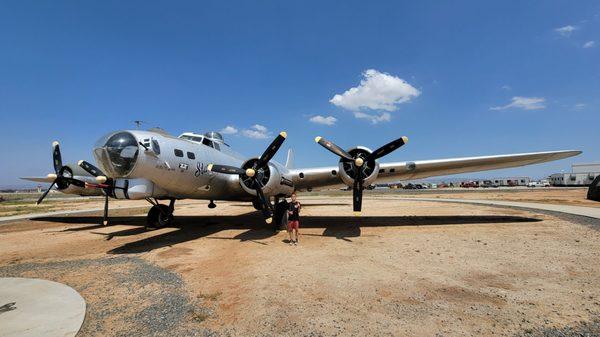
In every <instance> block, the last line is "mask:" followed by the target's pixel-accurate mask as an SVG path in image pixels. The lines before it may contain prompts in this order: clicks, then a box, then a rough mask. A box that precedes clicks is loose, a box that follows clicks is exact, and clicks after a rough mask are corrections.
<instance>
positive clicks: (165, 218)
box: [146, 205, 173, 228]
mask: <svg viewBox="0 0 600 337" xmlns="http://www.w3.org/2000/svg"><path fill="white" fill-rule="evenodd" d="M172 223H173V214H172V213H171V212H170V210H169V206H167V205H157V206H152V208H150V211H149V212H148V216H147V217H146V227H149V228H162V227H166V226H170V225H171V224H172Z"/></svg>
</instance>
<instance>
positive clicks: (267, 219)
mask: <svg viewBox="0 0 600 337" xmlns="http://www.w3.org/2000/svg"><path fill="white" fill-rule="evenodd" d="M265 222H266V223H268V224H270V223H271V222H273V219H272V218H266V219H265Z"/></svg>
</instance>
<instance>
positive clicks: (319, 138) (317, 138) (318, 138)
mask: <svg viewBox="0 0 600 337" xmlns="http://www.w3.org/2000/svg"><path fill="white" fill-rule="evenodd" d="M321 139H323V137H321V136H318V137H315V142H317V143H318V142H320V141H321Z"/></svg>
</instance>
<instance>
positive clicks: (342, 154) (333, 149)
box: [315, 137, 354, 160]
mask: <svg viewBox="0 0 600 337" xmlns="http://www.w3.org/2000/svg"><path fill="white" fill-rule="evenodd" d="M315 142H317V143H319V145H321V146H323V147H324V148H326V149H327V150H329V151H331V152H333V153H335V154H336V155H338V156H340V157H342V158H344V159H348V160H354V158H352V156H351V155H350V154H349V153H348V152H346V151H345V150H344V149H342V148H341V147H339V146H337V145H335V144H334V143H332V142H330V141H328V140H327V139H325V138H323V137H316V138H315Z"/></svg>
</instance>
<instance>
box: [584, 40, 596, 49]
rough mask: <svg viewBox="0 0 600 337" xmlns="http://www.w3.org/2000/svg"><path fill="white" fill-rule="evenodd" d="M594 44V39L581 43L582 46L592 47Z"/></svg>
mask: <svg viewBox="0 0 600 337" xmlns="http://www.w3.org/2000/svg"><path fill="white" fill-rule="evenodd" d="M595 45H596V41H588V42H586V43H584V44H583V48H592V47H593V46H595Z"/></svg>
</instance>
